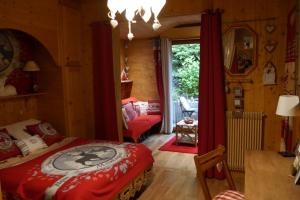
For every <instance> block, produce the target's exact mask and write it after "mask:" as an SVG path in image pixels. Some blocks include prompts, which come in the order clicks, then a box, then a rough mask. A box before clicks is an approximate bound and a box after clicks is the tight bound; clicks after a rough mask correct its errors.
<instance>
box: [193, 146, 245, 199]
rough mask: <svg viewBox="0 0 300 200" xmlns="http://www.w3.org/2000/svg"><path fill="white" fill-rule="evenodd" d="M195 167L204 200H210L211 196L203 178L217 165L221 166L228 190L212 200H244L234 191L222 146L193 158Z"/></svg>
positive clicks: (242, 196) (241, 195)
mask: <svg viewBox="0 0 300 200" xmlns="http://www.w3.org/2000/svg"><path fill="white" fill-rule="evenodd" d="M194 160H195V165H196V168H197V177H198V179H199V181H200V184H201V187H202V190H203V193H204V197H205V200H211V199H212V198H211V194H210V192H209V189H208V186H207V182H206V178H205V172H206V171H207V170H208V169H210V168H212V167H214V166H216V165H217V164H218V163H220V164H222V170H223V171H224V173H225V176H226V179H227V182H228V185H229V189H230V190H227V191H225V192H222V193H220V194H218V195H217V196H215V197H214V200H217V199H233V200H234V199H239V200H240V199H244V195H243V194H241V193H239V192H237V191H235V190H236V187H235V184H234V182H233V179H232V176H231V174H230V171H229V168H228V165H227V162H226V156H225V147H224V146H222V145H219V146H218V148H216V149H215V150H213V151H210V152H208V153H206V154H204V155H201V156H198V155H197V156H195V157H194Z"/></svg>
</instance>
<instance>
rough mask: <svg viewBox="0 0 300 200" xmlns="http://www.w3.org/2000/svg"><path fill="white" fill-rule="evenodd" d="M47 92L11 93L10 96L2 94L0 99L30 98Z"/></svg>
mask: <svg viewBox="0 0 300 200" xmlns="http://www.w3.org/2000/svg"><path fill="white" fill-rule="evenodd" d="M45 94H47V93H46V92H37V93H29V94H21V95H12V96H4V97H0V101H2V100H10V99H22V98H24V99H25V98H31V97H36V96H41V95H45Z"/></svg>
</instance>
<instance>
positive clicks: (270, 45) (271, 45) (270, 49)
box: [265, 40, 278, 53]
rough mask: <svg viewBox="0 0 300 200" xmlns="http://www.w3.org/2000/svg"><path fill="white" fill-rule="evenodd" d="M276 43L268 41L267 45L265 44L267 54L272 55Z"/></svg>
mask: <svg viewBox="0 0 300 200" xmlns="http://www.w3.org/2000/svg"><path fill="white" fill-rule="evenodd" d="M277 43H278V42H277V41H275V40H268V41H267V43H266V44H265V50H266V51H267V52H268V53H272V52H273V51H274V50H275V49H276V47H277Z"/></svg>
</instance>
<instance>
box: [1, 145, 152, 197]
mask: <svg viewBox="0 0 300 200" xmlns="http://www.w3.org/2000/svg"><path fill="white" fill-rule="evenodd" d="M152 163H153V157H152V154H151V151H150V150H149V149H148V148H147V147H145V146H144V145H142V144H130V143H121V144H116V143H109V142H99V141H87V140H83V139H76V140H75V141H73V142H71V143H70V144H67V145H65V146H63V147H61V148H58V149H56V150H53V151H50V152H48V153H46V154H44V155H41V156H39V157H37V158H34V159H33V160H30V161H27V162H25V163H22V164H19V165H16V166H13V167H9V168H5V169H1V170H0V179H1V185H2V190H4V191H6V192H9V193H17V195H18V196H19V197H20V198H22V199H32V200H35V199H60V200H61V199H81V200H83V199H88V200H92V199H103V200H105V199H111V198H113V197H115V195H116V194H117V193H118V192H120V190H121V189H122V188H123V187H124V186H126V185H127V184H128V183H129V182H130V180H132V179H134V178H135V177H136V176H137V175H138V174H140V173H141V172H143V171H144V170H145V168H147V167H148V166H150V165H152Z"/></svg>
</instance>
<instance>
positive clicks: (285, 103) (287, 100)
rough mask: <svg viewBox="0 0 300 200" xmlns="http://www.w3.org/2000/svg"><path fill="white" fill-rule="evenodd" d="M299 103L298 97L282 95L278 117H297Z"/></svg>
mask: <svg viewBox="0 0 300 200" xmlns="http://www.w3.org/2000/svg"><path fill="white" fill-rule="evenodd" d="M298 103H299V97H298V96H296V95H281V96H279V99H278V104H277V109H276V115H280V116H296V113H295V109H294V108H295V107H296V105H297V104H298Z"/></svg>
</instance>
